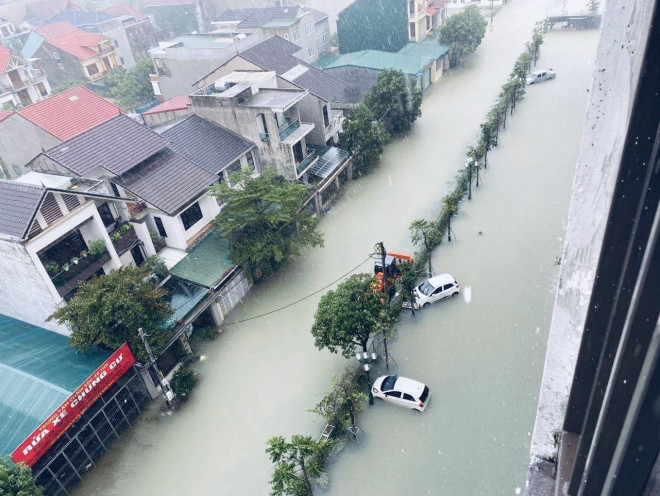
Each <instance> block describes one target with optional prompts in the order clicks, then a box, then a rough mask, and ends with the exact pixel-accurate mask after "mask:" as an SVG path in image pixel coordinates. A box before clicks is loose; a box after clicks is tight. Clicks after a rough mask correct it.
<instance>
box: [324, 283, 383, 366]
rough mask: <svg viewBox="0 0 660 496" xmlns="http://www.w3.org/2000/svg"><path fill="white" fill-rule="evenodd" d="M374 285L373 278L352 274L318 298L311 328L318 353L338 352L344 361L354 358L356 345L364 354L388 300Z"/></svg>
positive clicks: (375, 284)
mask: <svg viewBox="0 0 660 496" xmlns="http://www.w3.org/2000/svg"><path fill="white" fill-rule="evenodd" d="M376 286H377V282H376V278H374V277H373V276H371V275H370V274H354V275H352V276H351V277H349V278H348V279H347V280H345V281H344V282H342V283H341V284H340V285H339V286H338V287H337V289H336V290H334V291H332V290H331V291H328V292H327V293H326V294H325V295H323V296H322V297H321V301H319V306H318V308H317V309H316V314H315V315H314V319H315V320H314V325H313V326H312V335H313V336H314V345H315V346H316V347H317V348H318V349H319V350H320V349H322V348H328V349H329V350H330V352H332V353H337V351H341V354H342V355H343V356H344V357H345V358H350V357H351V356H352V355H353V353H354V351H355V347H356V346H359V347H360V348H361V349H362V351H367V342H368V341H369V338H370V337H371V335H372V333H374V332H376V331H377V330H378V329H379V324H380V321H381V320H382V319H381V313H382V312H383V311H384V310H385V309H386V307H387V299H386V298H384V297H383V293H381V292H380V291H377V290H375V288H376Z"/></svg>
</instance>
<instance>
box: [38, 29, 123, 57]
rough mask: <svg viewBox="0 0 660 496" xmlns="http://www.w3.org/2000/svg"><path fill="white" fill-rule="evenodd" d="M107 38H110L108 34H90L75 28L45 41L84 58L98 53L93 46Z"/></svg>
mask: <svg viewBox="0 0 660 496" xmlns="http://www.w3.org/2000/svg"><path fill="white" fill-rule="evenodd" d="M108 40H111V38H110V37H108V36H104V35H102V34H91V33H88V32H86V31H83V30H81V29H76V30H75V31H71V32H69V33H66V34H63V35H61V36H57V37H55V38H49V39H47V40H46V41H47V42H48V43H50V44H51V45H52V46H54V47H56V48H59V49H60V50H63V51H65V52H67V53H69V54H71V55H73V56H74V57H76V58H77V59H79V60H85V59H88V58H89V57H93V56H94V55H98V52H97V51H96V50H94V49H93V48H96V46H97V45H98V44H99V43H101V42H102V41H108Z"/></svg>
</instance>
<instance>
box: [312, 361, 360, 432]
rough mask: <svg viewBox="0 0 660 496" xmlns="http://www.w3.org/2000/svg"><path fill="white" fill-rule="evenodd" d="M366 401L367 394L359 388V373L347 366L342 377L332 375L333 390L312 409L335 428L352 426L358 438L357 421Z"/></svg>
mask: <svg viewBox="0 0 660 496" xmlns="http://www.w3.org/2000/svg"><path fill="white" fill-rule="evenodd" d="M365 401H367V395H366V394H364V393H361V392H360V391H359V390H358V375H357V374H356V373H355V371H353V370H351V369H350V368H347V370H346V372H345V373H344V375H342V376H341V378H339V377H337V376H336V375H333V376H332V391H330V392H329V393H328V394H326V395H325V396H324V397H323V399H322V400H321V401H320V402H319V403H318V404H317V405H316V407H315V408H314V410H312V411H313V412H314V413H316V414H318V415H320V416H322V417H323V418H325V419H326V420H327V421H328V423H329V424H331V425H334V426H335V429H337V428H340V429H342V430H345V429H348V428H349V427H350V428H351V433H352V434H353V437H354V438H357V435H356V432H357V429H356V423H357V419H358V416H359V414H360V412H361V411H362V409H363V408H364V402H365Z"/></svg>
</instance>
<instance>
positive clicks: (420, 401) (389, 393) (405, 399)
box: [371, 375, 431, 412]
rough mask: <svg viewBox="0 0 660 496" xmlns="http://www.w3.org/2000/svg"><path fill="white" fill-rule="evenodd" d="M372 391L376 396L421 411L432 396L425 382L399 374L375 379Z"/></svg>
mask: <svg viewBox="0 0 660 496" xmlns="http://www.w3.org/2000/svg"><path fill="white" fill-rule="evenodd" d="M371 392H372V393H373V395H374V397H376V398H380V399H382V400H384V401H387V402H389V403H393V404H395V405H397V406H403V407H405V408H411V409H413V410H417V411H420V412H423V411H424V410H425V409H426V405H428V403H429V399H430V396H431V393H430V391H429V388H428V386H426V385H425V384H422V383H421V382H419V381H415V380H413V379H408V378H406V377H399V376H397V375H383V376H381V377H379V378H378V379H376V380H375V381H374V384H373V386H372V387H371Z"/></svg>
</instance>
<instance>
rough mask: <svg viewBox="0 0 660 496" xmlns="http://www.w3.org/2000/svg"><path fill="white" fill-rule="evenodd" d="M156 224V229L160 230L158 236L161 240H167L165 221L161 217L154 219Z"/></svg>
mask: <svg viewBox="0 0 660 496" xmlns="http://www.w3.org/2000/svg"><path fill="white" fill-rule="evenodd" d="M154 222H155V223H156V229H158V234H159V235H160V237H161V238H167V231H166V230H165V226H164V225H163V221H162V220H160V217H154Z"/></svg>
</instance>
